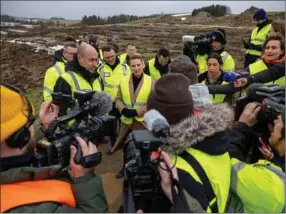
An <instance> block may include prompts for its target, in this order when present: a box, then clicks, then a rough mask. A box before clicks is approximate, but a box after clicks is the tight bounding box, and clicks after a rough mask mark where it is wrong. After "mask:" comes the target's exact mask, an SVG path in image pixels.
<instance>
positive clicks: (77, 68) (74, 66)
mask: <svg viewBox="0 0 286 214" xmlns="http://www.w3.org/2000/svg"><path fill="white" fill-rule="evenodd" d="M66 71H73V72H75V73H78V74H80V75H81V76H82V77H83V78H84V79H85V80H87V81H88V82H89V83H91V82H92V80H94V79H96V78H97V77H99V74H98V72H94V73H91V72H89V71H87V70H86V69H85V68H84V67H82V66H81V65H80V64H79V62H78V59H77V55H75V56H74V59H73V61H72V62H71V63H70V64H69V65H67V66H66Z"/></svg>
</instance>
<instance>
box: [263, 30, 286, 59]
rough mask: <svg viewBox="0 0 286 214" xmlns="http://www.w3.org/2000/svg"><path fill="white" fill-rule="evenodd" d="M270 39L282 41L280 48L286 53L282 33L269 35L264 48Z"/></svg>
mask: <svg viewBox="0 0 286 214" xmlns="http://www.w3.org/2000/svg"><path fill="white" fill-rule="evenodd" d="M269 41H280V48H281V50H283V53H284V54H285V40H284V37H283V36H282V35H275V36H269V37H268V38H267V39H266V41H265V42H264V44H263V49H265V47H266V45H267V43H268V42H269Z"/></svg>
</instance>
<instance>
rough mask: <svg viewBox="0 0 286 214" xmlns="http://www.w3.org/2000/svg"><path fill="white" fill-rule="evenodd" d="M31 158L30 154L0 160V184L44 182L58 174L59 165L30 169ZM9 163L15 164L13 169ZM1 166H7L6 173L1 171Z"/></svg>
mask: <svg viewBox="0 0 286 214" xmlns="http://www.w3.org/2000/svg"><path fill="white" fill-rule="evenodd" d="M32 158H33V155H32V154H25V155H20V156H14V157H7V158H1V181H0V183H1V184H9V183H14V182H21V181H31V180H44V179H48V178H53V177H56V176H57V175H58V172H59V170H60V169H61V166H60V165H53V166H47V167H39V168H38V167H32V166H31V165H32ZM11 161H12V162H13V163H14V164H15V165H14V166H13V167H12V166H11ZM8 162H9V163H8ZM3 164H4V165H6V166H9V167H8V169H7V167H6V169H7V170H6V171H2V170H3V169H2V167H3Z"/></svg>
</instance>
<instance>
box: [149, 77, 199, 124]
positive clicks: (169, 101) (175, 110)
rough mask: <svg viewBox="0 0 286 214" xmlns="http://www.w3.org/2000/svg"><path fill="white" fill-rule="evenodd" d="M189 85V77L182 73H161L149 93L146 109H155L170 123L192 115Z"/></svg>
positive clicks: (192, 106)
mask: <svg viewBox="0 0 286 214" xmlns="http://www.w3.org/2000/svg"><path fill="white" fill-rule="evenodd" d="M189 85H190V81H189V79H188V78H187V77H185V76H184V75H182V74H178V73H170V74H166V75H163V76H162V77H161V78H160V79H159V80H158V81H157V82H156V83H155V86H154V89H153V90H152V92H151V93H150V95H149V98H148V101H147V110H151V109H155V110H157V111H158V112H160V113H161V114H162V115H163V116H164V117H165V118H166V119H167V121H168V123H169V124H170V125H173V124H176V123H179V122H180V121H182V120H183V119H185V118H187V117H189V116H191V115H193V111H194V102H193V98H192V94H191V92H190V91H189Z"/></svg>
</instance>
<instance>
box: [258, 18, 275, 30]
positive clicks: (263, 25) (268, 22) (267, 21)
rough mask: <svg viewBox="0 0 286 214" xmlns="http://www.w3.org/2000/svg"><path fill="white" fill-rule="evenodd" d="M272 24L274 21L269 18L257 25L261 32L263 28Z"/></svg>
mask: <svg viewBox="0 0 286 214" xmlns="http://www.w3.org/2000/svg"><path fill="white" fill-rule="evenodd" d="M271 22H272V20H271V19H268V18H267V19H266V20H265V21H264V22H262V23H260V24H257V25H256V27H258V28H259V30H261V29H262V28H263V27H265V26H266V25H268V24H270V23H271Z"/></svg>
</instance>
